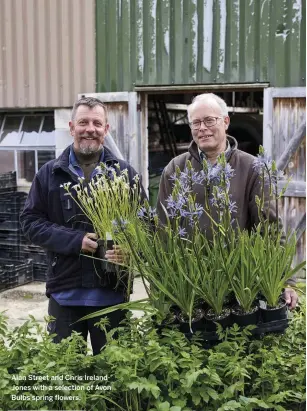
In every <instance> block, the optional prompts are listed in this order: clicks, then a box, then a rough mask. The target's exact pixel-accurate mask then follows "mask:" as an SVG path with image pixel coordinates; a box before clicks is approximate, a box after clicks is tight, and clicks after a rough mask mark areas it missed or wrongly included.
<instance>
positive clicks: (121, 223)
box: [112, 217, 128, 234]
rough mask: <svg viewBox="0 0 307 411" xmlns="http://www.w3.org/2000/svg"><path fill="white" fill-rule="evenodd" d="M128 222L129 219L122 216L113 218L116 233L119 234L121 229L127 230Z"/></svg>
mask: <svg viewBox="0 0 307 411" xmlns="http://www.w3.org/2000/svg"><path fill="white" fill-rule="evenodd" d="M127 224H128V220H125V219H123V218H121V217H120V218H119V219H118V220H112V225H113V229H114V233H116V234H118V233H120V232H121V231H125V230H126V228H127Z"/></svg>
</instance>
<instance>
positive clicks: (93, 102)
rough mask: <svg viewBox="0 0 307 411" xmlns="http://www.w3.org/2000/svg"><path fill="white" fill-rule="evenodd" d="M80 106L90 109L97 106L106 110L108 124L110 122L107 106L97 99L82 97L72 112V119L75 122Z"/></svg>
mask: <svg viewBox="0 0 307 411" xmlns="http://www.w3.org/2000/svg"><path fill="white" fill-rule="evenodd" d="M80 106H87V107H89V108H94V107H96V106H100V107H102V108H103V109H104V114H105V118H106V122H108V111H107V106H106V105H105V104H103V102H102V101H101V100H99V99H98V98H95V97H81V98H80V99H79V100H78V101H76V102H75V104H74V107H73V109H72V112H71V119H72V120H74V119H75V117H76V112H77V110H78V108H79V107H80Z"/></svg>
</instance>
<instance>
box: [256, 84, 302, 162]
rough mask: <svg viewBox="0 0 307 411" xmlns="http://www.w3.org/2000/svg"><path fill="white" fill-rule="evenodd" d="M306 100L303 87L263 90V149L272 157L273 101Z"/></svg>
mask: <svg viewBox="0 0 307 411" xmlns="http://www.w3.org/2000/svg"><path fill="white" fill-rule="evenodd" d="M291 97H293V98H297V97H302V98H306V88H305V87H269V88H265V89H264V90H263V147H264V149H265V150H266V152H267V154H268V155H269V156H271V157H272V156H273V99H274V98H291Z"/></svg>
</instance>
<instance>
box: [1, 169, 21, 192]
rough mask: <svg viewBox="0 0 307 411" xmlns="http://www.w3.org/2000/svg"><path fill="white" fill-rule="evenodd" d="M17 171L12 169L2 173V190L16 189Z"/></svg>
mask: <svg viewBox="0 0 307 411" xmlns="http://www.w3.org/2000/svg"><path fill="white" fill-rule="evenodd" d="M16 187H17V181H16V171H10V172H9V173H4V174H0V192H3V191H6V190H8V189H16Z"/></svg>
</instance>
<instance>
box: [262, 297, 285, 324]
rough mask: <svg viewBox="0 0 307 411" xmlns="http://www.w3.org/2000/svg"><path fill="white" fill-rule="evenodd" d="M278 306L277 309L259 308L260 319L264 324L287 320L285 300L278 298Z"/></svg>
mask: <svg viewBox="0 0 307 411" xmlns="http://www.w3.org/2000/svg"><path fill="white" fill-rule="evenodd" d="M279 303H280V306H279V307H277V308H263V307H261V306H260V313H261V318H262V321H263V322H264V323H268V322H271V321H280V320H286V319H287V318H288V306H287V304H286V300H285V299H283V298H280V300H279Z"/></svg>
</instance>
